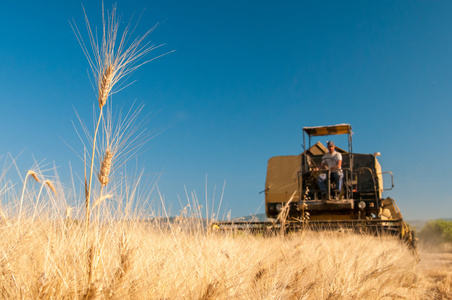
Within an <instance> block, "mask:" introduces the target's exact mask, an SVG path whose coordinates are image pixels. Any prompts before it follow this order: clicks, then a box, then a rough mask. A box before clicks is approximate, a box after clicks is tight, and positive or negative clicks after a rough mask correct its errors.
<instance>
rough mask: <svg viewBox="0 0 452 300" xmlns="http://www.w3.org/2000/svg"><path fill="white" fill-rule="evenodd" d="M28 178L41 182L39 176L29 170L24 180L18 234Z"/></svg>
mask: <svg viewBox="0 0 452 300" xmlns="http://www.w3.org/2000/svg"><path fill="white" fill-rule="evenodd" d="M28 176H31V177H33V178H34V179H35V180H36V181H37V182H39V178H38V175H37V174H36V172H35V171H33V170H28V172H27V175H25V179H24V186H23V188H22V196H21V197H20V206H19V216H18V218H17V225H18V226H17V230H18V232H19V228H20V226H19V224H20V217H21V215H22V205H23V202H24V194H25V187H26V185H27V179H28Z"/></svg>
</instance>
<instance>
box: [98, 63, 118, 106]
mask: <svg viewBox="0 0 452 300" xmlns="http://www.w3.org/2000/svg"><path fill="white" fill-rule="evenodd" d="M114 70H115V68H114V66H113V65H111V64H110V65H109V66H108V67H107V68H105V72H104V73H103V74H102V80H99V99H98V100H99V107H100V108H102V107H103V106H104V105H105V104H106V103H107V99H108V96H109V95H110V92H111V88H112V86H113V85H112V81H113V77H114V73H115V72H114Z"/></svg>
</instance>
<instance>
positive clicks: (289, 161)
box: [265, 124, 412, 241]
mask: <svg viewBox="0 0 452 300" xmlns="http://www.w3.org/2000/svg"><path fill="white" fill-rule="evenodd" d="M332 135H347V136H348V149H347V150H344V149H341V148H339V147H336V151H337V152H339V153H340V154H341V156H342V170H340V172H341V173H342V186H341V187H339V186H336V184H335V181H334V180H332V177H333V176H332V173H333V172H338V170H333V171H332V170H330V169H321V168H320V166H321V164H322V157H323V155H324V154H326V153H327V152H328V149H327V148H326V147H325V146H324V145H323V144H322V143H321V142H316V143H315V144H311V140H312V138H313V137H321V136H322V137H323V136H332ZM352 136H353V132H352V127H351V126H350V125H349V124H339V125H332V126H318V127H304V128H303V153H301V154H300V155H291V156H276V157H272V158H270V159H269V161H268V168H267V178H266V183H265V205H266V207H265V209H266V214H267V217H269V218H275V219H278V218H280V216H281V213H284V215H285V216H286V218H287V219H288V220H289V221H290V222H294V224H295V223H297V224H299V223H300V222H301V223H304V224H310V225H315V226H317V227H322V226H324V225H327V226H329V227H344V226H345V227H352V228H356V227H359V228H361V229H363V228H364V229H365V230H367V229H373V230H375V231H377V232H381V231H385V232H390V233H394V234H398V235H399V236H400V237H403V238H404V239H410V240H411V241H412V233H411V231H410V230H409V228H408V226H407V225H406V224H405V223H404V221H403V219H402V215H401V213H400V210H399V209H398V207H397V205H396V204H395V202H394V200H393V199H391V198H385V199H383V198H382V194H383V191H384V190H390V189H392V188H393V187H394V184H393V175H392V173H391V172H382V171H381V166H380V163H379V162H378V160H377V157H378V156H379V155H380V154H379V153H375V154H359V153H354V152H353V144H352ZM321 174H324V175H322V178H326V180H324V181H323V182H324V183H325V187H326V191H324V190H321V189H320V187H319V180H318V178H319V176H320V175H321ZM383 174H387V175H386V176H387V177H388V178H390V179H391V185H390V186H389V187H388V188H384V187H383ZM386 176H385V177H386ZM388 185H389V184H388Z"/></svg>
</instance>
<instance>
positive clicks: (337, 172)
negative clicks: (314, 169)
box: [317, 141, 343, 199]
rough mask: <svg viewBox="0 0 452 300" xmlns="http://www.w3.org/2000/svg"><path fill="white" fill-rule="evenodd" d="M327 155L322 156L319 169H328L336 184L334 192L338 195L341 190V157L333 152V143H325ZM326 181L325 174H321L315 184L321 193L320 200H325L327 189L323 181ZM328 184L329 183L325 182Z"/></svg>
mask: <svg viewBox="0 0 452 300" xmlns="http://www.w3.org/2000/svg"><path fill="white" fill-rule="evenodd" d="M327 146H328V153H325V154H324V155H323V156H322V163H321V164H320V169H329V170H330V171H331V176H332V177H333V178H334V181H335V182H336V190H337V191H338V194H340V193H341V189H342V177H343V173H342V155H341V154H340V153H339V152H337V151H335V150H334V149H335V148H336V147H335V145H334V142H332V141H329V142H328V143H327ZM326 179H327V174H326V173H322V174H320V175H319V177H318V178H317V182H318V184H319V188H320V191H321V192H322V199H325V198H326V193H327V188H326V185H325V181H326ZM327 184H329V182H327Z"/></svg>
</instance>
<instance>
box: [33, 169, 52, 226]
mask: <svg viewBox="0 0 452 300" xmlns="http://www.w3.org/2000/svg"><path fill="white" fill-rule="evenodd" d="M32 176H33V175H32ZM33 178H35V179H36V178H37V177H35V176H33ZM46 185H47V186H48V187H49V189H50V190H51V191H52V192H53V193H54V194H55V196H56V195H57V191H56V189H55V186H54V185H53V183H52V182H51V181H50V180H44V182H43V183H42V184H41V188H40V189H39V193H38V197H37V198H36V204H35V211H34V213H33V217H34V215H36V211H37V210H38V204H39V199H40V198H41V193H42V189H43V188H44V186H46Z"/></svg>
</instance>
